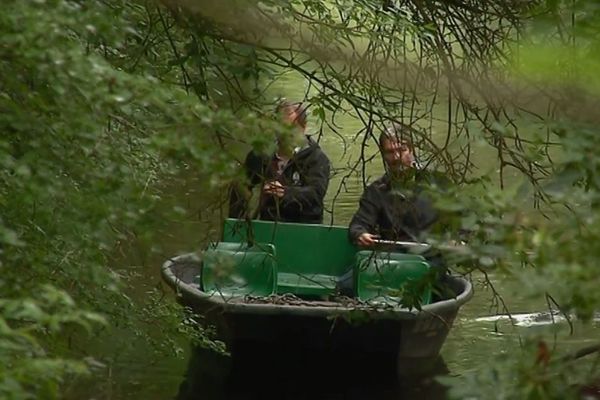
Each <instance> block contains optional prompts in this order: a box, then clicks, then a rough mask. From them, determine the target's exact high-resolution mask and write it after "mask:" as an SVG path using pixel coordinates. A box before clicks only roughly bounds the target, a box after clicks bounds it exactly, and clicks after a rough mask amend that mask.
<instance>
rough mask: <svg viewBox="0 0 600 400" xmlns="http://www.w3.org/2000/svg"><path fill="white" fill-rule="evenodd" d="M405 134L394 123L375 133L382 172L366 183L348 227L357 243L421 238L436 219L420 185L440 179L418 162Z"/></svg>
mask: <svg viewBox="0 0 600 400" xmlns="http://www.w3.org/2000/svg"><path fill="white" fill-rule="evenodd" d="M409 137H410V134H409V131H408V127H406V126H404V125H401V124H398V123H394V124H392V125H391V126H390V127H388V128H387V129H385V130H384V131H383V132H382V133H381V135H380V137H379V148H380V151H381V155H382V157H383V162H384V166H385V171H386V172H385V174H384V175H383V176H382V177H380V178H379V179H377V180H376V181H374V182H373V183H371V184H370V185H368V186H367V187H366V189H365V191H364V192H363V194H362V196H361V199H360V202H359V207H358V210H357V211H356V213H355V214H354V216H353V217H352V220H351V221H350V225H349V229H348V233H349V236H350V240H351V241H352V242H353V243H354V244H356V245H358V246H359V247H371V246H373V245H374V244H376V243H377V240H389V241H408V242H421V241H422V240H423V237H422V236H423V233H424V232H426V230H427V229H429V228H430V227H431V226H432V225H433V224H434V223H435V222H436V221H437V220H438V212H437V211H436V210H435V208H434V207H433V202H432V200H431V199H430V198H429V197H428V196H427V195H426V194H425V192H424V188H425V186H426V185H427V184H432V183H438V181H441V180H440V178H439V176H437V175H436V174H434V173H430V172H429V171H426V170H425V169H423V168H422V167H421V166H420V164H419V163H418V161H417V160H416V157H415V151H414V147H413V144H412V142H411V141H410V139H409ZM445 183H446V182H443V184H445Z"/></svg>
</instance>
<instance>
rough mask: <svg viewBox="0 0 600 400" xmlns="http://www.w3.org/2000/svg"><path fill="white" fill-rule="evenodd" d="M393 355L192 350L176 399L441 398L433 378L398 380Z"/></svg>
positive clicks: (441, 369)
mask: <svg viewBox="0 0 600 400" xmlns="http://www.w3.org/2000/svg"><path fill="white" fill-rule="evenodd" d="M393 371H394V359H393V357H389V358H388V357H381V356H372V357H368V356H364V355H361V354H353V355H349V354H331V353H327V354H326V353H323V352H315V351H308V350H305V349H290V348H286V349H281V348H280V349H271V350H266V349H263V348H245V349H243V351H242V352H241V353H240V356H239V357H236V358H235V359H232V358H230V357H227V356H222V355H219V354H217V353H215V352H212V351H210V350H206V349H202V348H195V349H194V350H193V351H192V354H191V358H190V361H189V365H188V370H187V372H186V376H185V377H184V380H183V382H182V383H181V385H180V387H179V392H178V394H177V396H176V397H175V399H176V400H192V399H203V400H224V399H228V400H229V399H234V400H238V399H239V400H251V399H261V400H262V399H294V400H296V399H297V400H300V399H311V400H313V399H328V400H329V399H331V400H334V399H367V398H368V399H396V400H397V399H432V400H436V399H445V398H446V389H445V387H443V386H442V385H441V384H440V383H438V382H437V381H435V379H434V378H435V376H439V375H447V374H448V369H447V367H446V364H445V362H444V361H443V360H442V359H441V358H440V360H439V362H438V363H437V364H436V366H435V367H434V369H433V370H432V371H430V373H428V375H426V376H415V377H404V378H398V377H397V376H396V375H395V374H394V372H393Z"/></svg>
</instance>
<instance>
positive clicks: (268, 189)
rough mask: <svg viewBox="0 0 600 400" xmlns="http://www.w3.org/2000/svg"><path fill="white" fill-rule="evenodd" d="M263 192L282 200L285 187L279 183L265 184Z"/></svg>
mask: <svg viewBox="0 0 600 400" xmlns="http://www.w3.org/2000/svg"><path fill="white" fill-rule="evenodd" d="M263 192H264V193H266V194H271V195H273V196H277V197H279V198H282V197H283V195H284V194H285V186H283V185H282V184H281V182H279V181H273V182H267V183H265V186H263Z"/></svg>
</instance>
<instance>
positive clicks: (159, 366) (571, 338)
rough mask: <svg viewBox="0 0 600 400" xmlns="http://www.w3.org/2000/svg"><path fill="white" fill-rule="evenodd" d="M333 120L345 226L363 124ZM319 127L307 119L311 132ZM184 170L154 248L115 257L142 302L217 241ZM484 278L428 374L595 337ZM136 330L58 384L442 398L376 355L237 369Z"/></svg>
mask: <svg viewBox="0 0 600 400" xmlns="http://www.w3.org/2000/svg"><path fill="white" fill-rule="evenodd" d="M289 79H290V80H289V81H285V80H284V81H283V83H281V84H280V86H277V85H274V87H273V89H272V90H273V91H274V94H275V95H283V96H285V97H287V98H289V99H290V100H295V99H298V98H302V97H303V95H304V91H305V88H306V85H305V83H303V82H302V81H301V80H297V78H293V77H292V78H289ZM290 88H293V90H290ZM278 90H279V92H278ZM337 123H338V124H340V132H342V137H340V136H338V135H336V134H333V133H332V132H331V131H328V130H324V134H323V135H322V136H321V137H320V138H319V140H320V144H321V146H322V147H323V149H324V150H325V152H326V153H327V154H328V155H329V157H330V159H331V161H332V163H333V165H334V175H333V178H332V180H331V183H330V186H329V190H328V194H327V198H326V204H327V213H326V218H325V220H326V223H333V224H335V225H342V226H345V225H347V224H348V222H349V220H350V218H351V217H352V215H353V213H354V212H355V211H356V208H357V205H358V200H359V197H360V194H361V193H362V187H363V186H362V185H363V180H362V176H361V173H360V171H355V172H350V171H349V170H350V168H349V166H351V165H353V163H354V161H356V159H357V157H358V154H357V152H356V150H353V149H356V146H357V144H353V143H352V139H353V138H354V137H355V135H356V134H357V132H358V131H359V130H360V129H361V128H362V125H361V123H360V121H358V120H357V119H353V118H340V119H339V120H338V121H337ZM440 129H441V128H440ZM317 130H318V129H317V127H316V126H314V124H312V122H309V131H312V132H316V131H317ZM434 134H435V132H434ZM440 134H441V133H440ZM358 140H359V141H360V138H359V139H358ZM367 151H368V152H370V154H368V155H367V158H368V157H369V156H370V155H374V154H376V148H375V146H373V144H371V146H370V147H369V148H368V149H367ZM476 156H477V157H480V158H481V159H482V160H483V159H484V158H485V157H486V154H485V152H484V151H483V150H482V153H481V154H479V153H478V154H476ZM483 165H485V162H484V163H483ZM490 168H491V167H490ZM365 171H366V175H367V176H368V177H373V178H375V177H377V176H378V175H379V174H381V172H382V164H381V160H380V159H379V158H378V157H375V158H374V159H373V160H372V162H370V163H368V165H367V166H366V170H365ZM481 173H489V170H485V169H483V170H482V171H481ZM186 175H190V179H188V180H187V181H186V187H185V188H181V190H178V191H177V192H176V194H175V196H176V198H177V200H178V203H179V204H180V205H181V206H182V207H184V208H185V209H186V211H187V214H186V216H184V217H182V219H181V220H179V221H171V222H170V223H169V224H166V225H165V231H164V232H163V233H162V234H161V238H162V241H161V243H160V245H161V251H160V252H158V253H157V252H150V251H148V252H144V251H138V252H133V253H135V254H130V255H129V256H128V257H127V258H126V259H123V260H121V262H122V264H123V265H122V270H123V271H127V273H129V274H132V273H133V274H135V276H136V279H135V282H136V283H135V285H134V286H135V287H134V288H133V289H132V290H131V291H130V292H129V293H128V295H130V296H131V297H132V298H135V299H137V300H142V301H143V298H144V296H145V295H146V294H147V293H149V292H150V291H151V289H153V288H156V287H162V288H164V290H165V296H164V298H162V299H161V301H164V302H174V298H173V296H172V294H171V292H170V291H169V289H168V288H166V286H165V285H163V284H162V282H161V278H160V273H159V270H160V266H161V264H162V263H163V262H164V261H165V260H166V259H167V258H168V257H171V256H173V255H177V254H181V253H185V252H189V251H195V250H198V249H199V248H200V247H201V246H202V245H203V243H205V242H206V241H207V240H210V239H215V238H216V235H217V232H218V221H219V218H220V215H219V213H218V212H216V211H211V210H210V209H209V208H207V207H206V206H205V205H204V203H203V190H204V188H205V185H204V183H203V182H200V181H199V180H198V179H196V178H195V177H194V173H193V171H187V172H186ZM344 177H345V178H344ZM299 245H301V244H299ZM140 254H143V255H140ZM488 278H489V282H491V283H492V285H493V289H494V290H492V288H491V287H490V285H489V283H488V282H485V280H484V279H483V276H481V275H479V274H476V273H475V274H473V275H472V277H471V279H472V280H473V284H474V289H475V294H474V297H473V299H472V300H471V301H470V302H468V303H467V304H466V305H465V306H464V307H463V308H462V309H461V310H460V312H459V315H458V318H457V319H456V321H455V323H454V326H453V328H452V330H451V331H450V334H449V336H448V338H447V341H446V342H445V344H444V347H443V349H442V353H441V355H442V357H441V360H440V362H439V365H437V367H436V369H435V374H439V375H447V376H448V375H449V376H453V375H460V374H464V373H465V372H468V371H473V370H478V369H480V368H481V367H482V366H485V365H487V363H489V362H490V360H491V359H492V356H493V355H497V354H501V353H506V352H511V351H519V343H520V339H523V338H524V337H528V336H531V335H537V334H544V335H546V338H550V340H552V341H556V342H557V343H559V344H561V345H563V346H564V347H565V348H573V349H575V348H579V347H582V346H585V345H586V344H589V343H591V342H593V341H594V340H595V339H596V338H597V337H598V336H600V335H598V333H599V330H598V323H597V322H595V323H593V324H592V325H586V326H583V325H579V324H577V323H576V324H575V326H574V332H573V333H571V332H570V330H569V325H568V324H567V322H566V321H564V320H562V319H561V318H560V317H558V316H555V318H552V316H550V315H549V314H548V307H547V304H546V302H545V300H544V299H527V298H524V297H523V296H522V295H521V294H520V291H519V283H518V282H514V281H511V280H508V279H506V278H503V277H501V276H498V275H495V274H491V275H490V276H489V277H488ZM495 292H498V293H500V294H501V295H503V296H504V297H503V300H504V301H505V303H506V305H507V306H508V308H509V310H510V312H511V313H512V318H513V319H512V322H513V323H511V321H510V320H509V318H508V317H507V316H506V315H504V314H505V311H504V310H503V309H501V308H498V307H496V306H495V305H496V304H497V303H498V302H497V299H496V298H495ZM553 321H555V323H554V324H553ZM154 323H155V324H156V326H155V327H154V328H152V329H153V330H154V337H156V339H157V341H160V339H161V335H160V333H161V326H160V320H158V321H154ZM144 329H147V327H144ZM135 332H136V327H131V326H129V327H113V328H111V329H106V330H105V331H103V332H102V333H101V334H99V335H97V336H96V337H95V338H93V339H91V340H90V342H89V343H87V344H86V346H87V348H86V353H88V354H90V355H92V356H94V357H95V358H96V360H97V361H98V362H99V363H98V365H97V367H95V368H93V370H92V375H91V376H90V377H89V378H87V379H84V380H77V381H74V382H71V383H69V384H68V385H67V386H66V388H67V391H66V393H67V395H66V397H67V398H70V399H81V398H86V399H97V400H100V399H106V400H111V399H131V400H138V399H139V400H142V399H143V400H147V399H156V400H159V399H160V400H167V399H178V400H183V399H186V400H187V399H206V400H213V399H266V398H273V399H279V398H281V399H346V398H349V399H354V398H355V399H367V398H368V399H443V398H445V395H446V394H445V389H444V387H443V386H442V385H441V384H439V383H437V381H436V380H435V379H434V377H433V376H428V377H419V378H418V379H417V378H415V379H404V380H398V379H395V377H393V376H390V374H389V371H390V369H391V366H390V365H389V364H386V362H385V361H384V360H369V359H364V360H362V361H361V362H360V363H354V364H350V363H348V362H346V361H345V359H346V355H343V354H342V355H339V357H338V358H336V359H333V360H332V359H331V358H324V357H322V355H320V354H307V353H305V352H297V351H295V349H293V347H292V348H290V349H287V351H286V352H285V353H282V352H281V351H278V353H273V352H272V351H271V352H270V351H269V350H268V349H254V351H250V352H249V354H248V357H247V363H245V364H244V365H245V367H244V368H241V369H240V368H238V369H236V370H234V371H233V372H232V371H231V369H230V366H231V365H230V360H229V359H228V358H227V357H225V356H222V355H219V354H217V353H214V352H211V351H208V350H204V349H200V348H192V347H191V345H190V344H189V342H188V340H187V338H185V337H178V338H177V340H176V341H175V342H174V343H173V346H175V347H179V348H180V351H178V352H171V353H169V352H165V353H157V352H156V351H154V350H152V349H150V347H149V345H148V344H147V343H146V342H145V341H142V340H141V339H140V338H139V337H138V335H136V333H135ZM435 374H434V375H435Z"/></svg>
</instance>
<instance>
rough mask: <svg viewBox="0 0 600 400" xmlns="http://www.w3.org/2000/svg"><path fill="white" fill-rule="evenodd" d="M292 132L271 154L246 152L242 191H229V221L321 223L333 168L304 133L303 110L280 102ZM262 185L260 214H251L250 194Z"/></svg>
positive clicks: (281, 138) (299, 105)
mask: <svg viewBox="0 0 600 400" xmlns="http://www.w3.org/2000/svg"><path fill="white" fill-rule="evenodd" d="M276 113H277V114H278V115H279V116H280V117H281V118H282V120H283V122H284V123H286V124H288V125H290V126H291V127H292V129H293V134H292V135H291V137H290V136H284V135H281V136H279V137H278V138H277V150H276V151H275V153H274V154H272V155H270V156H265V155H261V154H258V153H256V152H255V151H250V152H249V153H248V154H247V156H246V159H245V162H244V167H245V170H246V175H247V184H246V186H245V189H246V190H243V188H242V190H240V187H239V185H234V186H233V187H232V190H231V192H230V201H229V217H230V218H252V219H254V218H255V217H258V219H261V220H270V221H281V222H299V223H313V224H319V223H322V222H323V210H324V204H323V202H324V197H325V193H326V192H327V188H328V186H329V174H330V170H331V164H330V161H329V158H328V157H327V155H326V154H325V153H324V152H323V150H322V149H321V147H320V146H319V144H318V143H317V142H316V141H314V140H313V139H312V138H311V137H310V136H309V135H307V134H306V119H307V118H306V108H305V107H304V106H303V105H302V103H291V102H288V101H283V102H281V103H279V105H278V106H277V108H276ZM256 185H260V186H261V193H260V197H259V205H258V215H250V211H249V210H248V199H249V193H251V192H252V189H253V188H254V187H255V186H256Z"/></svg>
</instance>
